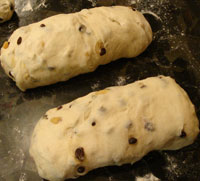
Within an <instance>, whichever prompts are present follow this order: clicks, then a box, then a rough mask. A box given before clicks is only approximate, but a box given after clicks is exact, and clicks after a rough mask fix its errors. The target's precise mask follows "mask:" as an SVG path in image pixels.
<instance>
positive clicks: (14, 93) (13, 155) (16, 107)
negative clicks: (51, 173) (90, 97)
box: [0, 0, 200, 181]
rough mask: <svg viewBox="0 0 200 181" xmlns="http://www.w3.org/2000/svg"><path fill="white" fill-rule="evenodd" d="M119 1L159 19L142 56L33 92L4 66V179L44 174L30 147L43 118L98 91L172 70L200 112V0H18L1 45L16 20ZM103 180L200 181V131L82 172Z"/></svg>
mask: <svg viewBox="0 0 200 181" xmlns="http://www.w3.org/2000/svg"><path fill="white" fill-rule="evenodd" d="M116 4H118V5H131V6H133V7H136V8H137V9H138V10H140V11H142V12H143V13H144V15H145V16H146V18H147V19H148V20H149V22H150V24H151V26H152V29H153V32H154V40H153V42H152V44H151V45H150V46H149V47H148V49H147V50H146V51H145V52H144V53H143V54H141V55H140V56H138V57H137V58H132V59H120V60H117V61H115V62H112V63H110V64H108V65H104V66H100V67H99V68H98V69H97V70H96V71H95V72H93V73H88V74H84V75H80V76H77V77H75V78H73V79H71V80H69V81H66V82H62V83H57V84H55V85H51V86H46V87H40V88H36V89H32V90H28V91H26V92H25V93H24V92H21V91H20V90H19V89H18V88H17V87H16V86H15V83H14V82H13V81H12V80H10V79H9V78H8V77H7V76H6V75H5V74H4V72H3V70H2V68H0V181H17V180H19V181H41V180H42V178H40V177H39V176H38V174H37V171H36V168H35V165H34V163H33V160H32V159H31V158H30V156H29V152H28V148H29V144H30V136H31V133H32V131H33V128H34V126H35V124H36V122H37V121H38V119H39V118H40V117H41V116H42V115H43V114H44V113H45V112H46V111H47V110H48V109H50V108H53V107H56V106H58V105H61V104H64V103H68V102H70V101H72V100H74V99H76V98H78V97H81V96H84V95H86V94H88V93H89V92H91V91H95V90H100V89H103V88H105V87H108V86H114V85H125V84H128V83H131V82H134V81H136V80H138V79H143V78H146V77H149V76H156V75H158V74H163V75H169V76H171V77H173V78H175V79H176V81H177V82H178V83H179V84H180V85H181V86H182V87H183V88H184V89H185V90H186V91H187V93H188V94H189V96H190V98H191V100H192V102H193V103H194V104H195V107H196V111H197V115H198V117H199V118H200V91H199V90H200V78H199V77H200V60H199V58H200V51H199V50H200V13H199V8H200V1H199V0H193V1H189V0H175V1H174V0H171V1H170V0H165V1H164V0H160V1H158V0H157V1H156V0H143V1H142V0H137V3H136V1H134V0H124V1H122V0H121V1H120V0H112V1H105V0H96V1H95V0H88V1H87V0H58V1H56V2H55V1H53V0H40V1H39V0H16V13H15V14H14V16H13V18H12V19H11V20H10V21H9V22H6V23H4V24H2V25H0V45H2V44H3V42H4V41H5V40H6V39H7V38H8V37H9V36H10V35H11V33H12V32H13V31H14V30H15V29H16V28H18V27H20V26H24V25H27V24H30V23H33V22H36V21H39V20H41V19H43V18H45V17H49V16H52V15H55V14H58V13H70V12H76V11H79V10H81V9H83V8H90V7H94V6H101V5H108V6H109V5H116ZM105 28H106V27H105ZM25 51H28V50H25ZM101 180H108V181H122V180H123V181H129V180H130V181H133V180H137V181H140V180H148V181H156V180H170V181H173V180H180V181H182V180H184V181H185V180H194V181H195V180H197V181H198V180H200V138H198V139H197V140H196V142H195V143H194V144H193V145H191V146H188V147H186V148H184V149H182V150H178V151H163V152H161V151H155V152H151V153H149V154H148V155H147V156H145V157H144V158H143V159H142V160H140V161H139V162H137V163H135V164H133V165H124V166H121V167H117V166H116V167H115V166H112V167H104V168H100V169H96V170H94V171H91V172H90V173H88V174H87V175H86V176H83V177H80V178H78V179H77V181H101Z"/></svg>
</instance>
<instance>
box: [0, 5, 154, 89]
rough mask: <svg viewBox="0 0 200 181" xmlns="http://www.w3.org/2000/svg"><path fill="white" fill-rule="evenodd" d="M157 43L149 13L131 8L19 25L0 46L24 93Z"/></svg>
mask: <svg viewBox="0 0 200 181" xmlns="http://www.w3.org/2000/svg"><path fill="white" fill-rule="evenodd" d="M151 41H152V30H151V27H150V25H149V23H148V22H147V21H146V19H145V18H144V16H143V15H142V14H141V13H140V12H138V11H134V10H132V9H131V8H130V7H123V6H114V7H98V8H92V9H84V10H82V11H80V12H78V13H73V14H60V15H56V16H52V17H50V18H47V19H44V20H42V21H40V22H38V23H34V24H31V25H28V26H25V27H21V28H19V29H17V30H16V31H15V32H14V33H13V34H12V35H11V37H10V39H9V40H8V42H5V43H4V45H3V47H2V49H1V56H0V59H1V64H2V67H3V68H4V70H5V72H6V74H7V75H8V76H9V77H10V78H12V79H13V80H14V81H16V84H17V86H18V87H19V88H20V89H21V90H22V91H25V90H26V89H29V88H34V87H38V86H44V85H49V84H53V83H56V82H59V81H65V80H68V79H70V78H71V77H74V76H76V75H79V74H82V73H86V72H91V71H94V70H95V69H96V68H97V66H99V65H101V64H107V63H109V62H111V61H113V60H116V59H119V58H122V57H127V58H128V57H135V56H137V55H139V54H140V53H142V52H143V51H144V50H145V49H146V48H147V46H148V45H149V44H150V43H151Z"/></svg>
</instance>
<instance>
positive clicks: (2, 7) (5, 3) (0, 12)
mask: <svg viewBox="0 0 200 181" xmlns="http://www.w3.org/2000/svg"><path fill="white" fill-rule="evenodd" d="M14 7H15V1H14V0H0V23H3V22H5V21H8V20H9V19H10V18H11V17H12V15H13V13H14Z"/></svg>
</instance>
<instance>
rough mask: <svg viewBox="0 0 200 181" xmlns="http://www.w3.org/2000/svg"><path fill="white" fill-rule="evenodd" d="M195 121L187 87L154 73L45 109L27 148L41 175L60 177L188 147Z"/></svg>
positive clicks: (55, 180) (196, 130)
mask: <svg viewBox="0 0 200 181" xmlns="http://www.w3.org/2000/svg"><path fill="white" fill-rule="evenodd" d="M198 124H199V123H198V119H197V117H196V114H195V109H194V106H193V104H192V103H191V101H190V99H189V97H188V96H187V94H186V93H185V91H184V90H183V89H182V88H181V87H180V86H178V85H177V84H176V82H175V81H174V80H173V79H171V78H170V77H163V76H160V77H152V78H148V79H145V80H142V81H138V82H135V83H133V84H129V85H126V86H121V87H120V86H118V87H110V88H107V89H105V90H102V91H98V92H92V93H90V94H88V95H87V96H84V97H81V98H79V99H77V100H75V101H73V102H71V103H68V104H65V105H63V106H59V107H57V108H55V109H51V110H49V111H48V112H47V113H46V114H45V115H44V117H43V118H41V119H40V120H39V122H38V123H37V125H36V127H35V130H34V132H33V136H32V141H31V147H30V153H31V156H32V157H33V158H34V160H35V163H36V166H37V168H38V172H39V175H40V176H41V177H43V178H46V179H48V180H51V181H60V180H64V179H65V178H75V177H78V176H81V175H85V174H86V173H87V172H88V171H90V170H93V169H95V168H99V167H103V166H109V165H121V164H125V163H134V162H136V161H138V160H139V159H141V158H142V157H143V156H144V155H146V154H147V153H148V152H150V151H152V150H174V149H179V148H182V147H184V146H187V145H189V144H191V143H193V141H194V139H195V138H196V136H197V134H198V133H199V127H198Z"/></svg>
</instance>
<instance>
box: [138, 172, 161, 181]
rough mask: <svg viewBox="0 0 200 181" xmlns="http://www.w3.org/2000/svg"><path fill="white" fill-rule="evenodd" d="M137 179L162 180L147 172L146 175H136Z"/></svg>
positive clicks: (142, 180) (144, 180) (143, 180)
mask: <svg viewBox="0 0 200 181" xmlns="http://www.w3.org/2000/svg"><path fill="white" fill-rule="evenodd" d="M135 180H136V181H160V179H159V178H157V177H155V176H154V175H153V174H152V173H149V174H146V175H145V176H144V177H136V179H135Z"/></svg>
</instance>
